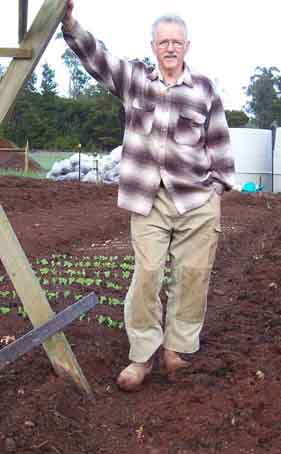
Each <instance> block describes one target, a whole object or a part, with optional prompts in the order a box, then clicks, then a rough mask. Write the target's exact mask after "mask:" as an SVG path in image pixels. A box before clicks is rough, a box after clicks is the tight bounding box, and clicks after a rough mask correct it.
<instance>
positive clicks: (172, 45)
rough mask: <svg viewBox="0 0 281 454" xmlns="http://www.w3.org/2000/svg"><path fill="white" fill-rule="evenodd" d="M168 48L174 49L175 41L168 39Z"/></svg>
mask: <svg viewBox="0 0 281 454" xmlns="http://www.w3.org/2000/svg"><path fill="white" fill-rule="evenodd" d="M168 50H169V51H173V50H174V43H173V41H168Z"/></svg>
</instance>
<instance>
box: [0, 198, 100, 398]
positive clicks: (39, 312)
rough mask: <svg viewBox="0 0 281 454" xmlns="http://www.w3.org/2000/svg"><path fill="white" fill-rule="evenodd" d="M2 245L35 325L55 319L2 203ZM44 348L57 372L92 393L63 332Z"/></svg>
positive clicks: (0, 255)
mask: <svg viewBox="0 0 281 454" xmlns="http://www.w3.org/2000/svg"><path fill="white" fill-rule="evenodd" d="M0 244H1V248H0V259H1V260H2V263H3V265H4V267H5V268H6V271H7V273H8V275H9V276H10V279H11V281H12V283H13V286H14V288H15V290H16V292H17V294H18V296H19V298H20V299H21V301H22V304H23V306H24V309H25V310H26V312H27V314H28V316H29V318H30V320H31V322H32V324H33V326H34V327H38V326H41V325H43V324H44V323H46V322H48V321H50V320H52V319H53V318H54V316H55V314H54V312H53V310H52V309H51V307H50V305H49V302H48V300H47V298H46V295H45V293H44V291H43V290H42V288H41V286H40V284H39V282H38V280H37V278H36V276H35V274H34V272H33V270H32V268H31V266H30V263H29V261H28V259H27V257H26V255H25V253H24V251H23V249H22V247H21V245H20V243H19V241H18V239H17V237H16V235H15V233H14V231H13V229H12V227H11V224H10V223H9V220H8V218H7V216H6V214H5V212H4V210H3V208H2V206H1V205H0ZM43 347H44V349H45V351H46V353H47V355H48V357H49V359H50V361H51V363H52V365H53V367H54V369H55V371H56V373H57V374H58V375H60V376H61V377H63V378H65V379H68V380H69V379H71V380H72V381H74V382H75V383H76V384H77V385H78V386H79V387H80V388H82V389H83V390H84V391H86V393H87V394H91V388H90V386H89V384H88V382H87V380H86V378H85V376H84V374H83V372H82V370H81V369H80V366H79V364H78V362H77V360H76V358H75V356H74V354H73V352H72V350H71V347H70V345H69V343H68V342H67V340H66V337H65V335H64V334H63V333H62V332H61V333H57V334H55V335H54V336H53V337H51V338H50V339H48V340H46V341H45V342H44V343H43Z"/></svg>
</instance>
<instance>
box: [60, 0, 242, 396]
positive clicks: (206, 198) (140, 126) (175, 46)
mask: <svg viewBox="0 0 281 454" xmlns="http://www.w3.org/2000/svg"><path fill="white" fill-rule="evenodd" d="M73 6H74V4H73V0H69V1H68V6H67V10H66V14H65V17H64V18H63V32H64V37H65V40H66V41H67V43H68V44H69V46H70V47H71V48H72V49H73V51H74V52H75V53H76V54H77V55H78V57H79V58H80V60H81V62H82V64H83V65H84V67H85V68H86V70H87V71H88V72H89V73H90V74H91V75H92V76H93V77H94V78H95V79H96V80H97V81H98V82H99V83H101V84H102V85H103V86H104V87H106V88H107V89H109V90H110V91H111V93H113V94H114V95H116V96H118V97H119V98H120V99H121V101H122V103H123V105H124V109H125V112H126V130H125V135H124V142H123V152H122V159H121V167H120V181H119V191H118V205H119V206H120V207H121V208H125V209H127V210H129V211H130V212H131V236H132V244H133V248H134V253H135V271H134V275H133V279H132V282H131V285H130V288H129V291H128V293H127V296H126V300H125V309H124V316H125V326H126V331H127V335H128V339H129V344H130V352H129V359H130V361H131V363H130V364H129V365H128V366H127V367H126V368H125V369H124V370H123V371H122V372H121V373H120V374H119V376H118V379H117V383H118V385H119V386H120V388H122V389H124V390H135V389H137V388H138V387H139V386H140V385H141V384H142V382H143V380H144V378H145V377H146V376H148V375H149V374H150V373H151V371H152V368H153V362H154V357H155V353H156V352H157V351H158V349H159V347H160V346H162V348H163V363H164V366H165V368H166V370H167V372H168V373H174V372H175V371H176V370H178V369H180V368H183V367H187V366H188V360H187V358H186V356H187V355H186V354H190V353H194V352H196V351H197V350H198V349H199V346H200V342H199V335H200V332H201V330H202V327H203V323H204V317H205V312H206V304H207V292H208V285H209V279H210V273H211V270H212V266H213V263H214V259H215V251H216V246H217V240H218V235H219V232H220V203H221V195H222V193H223V191H224V190H225V189H227V190H229V189H231V188H232V187H233V185H234V161H233V157H232V154H231V151H230V145H229V132H228V127H227V123H226V119H225V114H224V111H223V107H222V103H221V100H220V98H219V96H218V95H217V93H216V91H215V90H214V87H213V84H212V83H211V82H210V80H209V79H208V78H206V77H204V76H201V75H197V74H194V73H192V72H191V71H190V69H189V68H188V66H187V65H186V63H185V57H186V55H187V52H188V49H189V45H190V42H189V40H188V33H187V28H186V25H185V22H184V21H183V20H182V19H181V18H180V17H178V16H173V15H167V16H162V17H160V18H159V19H157V20H156V21H155V23H154V24H153V27H152V43H151V45H152V50H153V52H154V55H155V57H156V60H157V67H156V68H154V69H153V68H151V67H148V66H146V65H145V64H144V63H143V62H139V61H127V60H125V59H119V58H116V57H113V56H112V55H111V54H110V53H109V52H107V51H106V50H105V48H104V45H102V43H100V42H99V41H97V40H96V39H95V38H94V37H93V36H92V35H91V34H90V33H88V32H86V31H84V30H83V29H82V27H81V26H80V25H79V24H78V22H77V21H76V20H75V19H74V17H73V14H72V10H73ZM167 256H169V257H170V263H171V270H172V283H171V285H170V289H169V297H168V302H167V311H166V320H165V323H164V326H163V324H162V305H161V302H160V299H159V291H160V288H161V285H162V279H163V272H164V271H163V270H164V267H165V261H166V258H167Z"/></svg>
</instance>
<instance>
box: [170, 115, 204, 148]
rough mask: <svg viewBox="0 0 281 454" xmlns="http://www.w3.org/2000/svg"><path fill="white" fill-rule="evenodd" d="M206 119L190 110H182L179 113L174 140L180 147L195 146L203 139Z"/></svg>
mask: <svg viewBox="0 0 281 454" xmlns="http://www.w3.org/2000/svg"><path fill="white" fill-rule="evenodd" d="M205 121H206V117H205V116H204V115H202V114H201V113H199V112H196V111H194V110H191V109H183V110H182V111H180V113H179V117H178V121H177V124H176V128H175V133H174V139H175V142H177V143H178V144H180V145H189V146H196V145H199V143H200V141H202V140H203V138H204V124H205Z"/></svg>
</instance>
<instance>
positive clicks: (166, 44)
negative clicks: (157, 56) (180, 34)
mask: <svg viewBox="0 0 281 454" xmlns="http://www.w3.org/2000/svg"><path fill="white" fill-rule="evenodd" d="M156 44H157V46H158V47H159V49H167V48H168V47H169V45H170V44H171V45H172V46H173V47H174V48H175V49H182V48H183V47H184V45H185V41H177V40H176V39H165V40H164V41H160V42H159V43H156Z"/></svg>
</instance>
